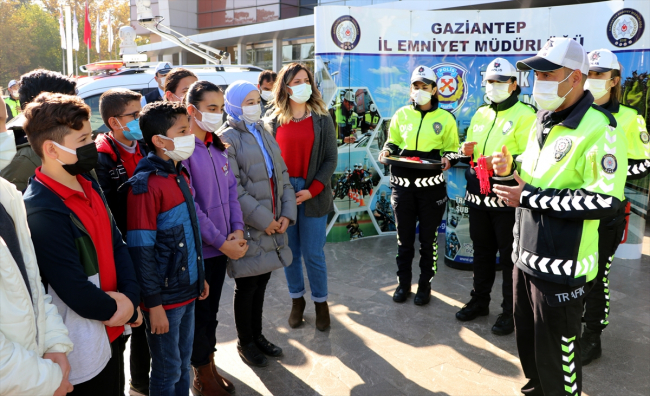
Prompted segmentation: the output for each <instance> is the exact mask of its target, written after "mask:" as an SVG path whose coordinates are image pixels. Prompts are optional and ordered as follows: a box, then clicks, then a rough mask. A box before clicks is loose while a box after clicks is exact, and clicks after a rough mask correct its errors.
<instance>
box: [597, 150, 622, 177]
mask: <svg viewBox="0 0 650 396" xmlns="http://www.w3.org/2000/svg"><path fill="white" fill-rule="evenodd" d="M600 165H601V166H602V167H603V171H604V172H605V173H607V174H610V175H611V174H612V173H614V172H616V169H617V168H618V163H617V162H616V157H615V156H614V155H612V154H605V155H603V159H602V160H601V161H600Z"/></svg>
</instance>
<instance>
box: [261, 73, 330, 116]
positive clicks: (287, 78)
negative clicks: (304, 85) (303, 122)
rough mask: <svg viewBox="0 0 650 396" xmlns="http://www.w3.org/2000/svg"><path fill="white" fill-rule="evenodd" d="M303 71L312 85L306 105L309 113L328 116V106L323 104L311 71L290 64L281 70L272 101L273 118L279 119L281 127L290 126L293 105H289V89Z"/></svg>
mask: <svg viewBox="0 0 650 396" xmlns="http://www.w3.org/2000/svg"><path fill="white" fill-rule="evenodd" d="M301 70H304V71H305V72H307V77H309V83H310V84H311V97H310V98H309V100H308V101H307V103H306V104H307V111H310V112H314V113H316V114H318V115H326V114H328V113H327V106H326V105H325V102H323V98H322V96H321V94H320V91H319V90H318V87H316V81H314V76H313V75H312V74H311V71H309V69H307V68H306V67H305V66H304V65H302V64H300V63H290V64H288V65H286V66H284V67H283V68H282V70H280V73H278V79H277V81H276V82H275V85H274V86H273V99H271V102H272V106H274V110H273V113H272V114H271V116H272V117H277V118H278V122H279V125H284V124H288V123H289V122H290V121H291V118H292V117H293V116H292V114H291V105H290V104H289V100H290V99H289V91H288V88H289V83H290V82H291V80H293V78H294V77H295V76H296V74H298V72H300V71H301Z"/></svg>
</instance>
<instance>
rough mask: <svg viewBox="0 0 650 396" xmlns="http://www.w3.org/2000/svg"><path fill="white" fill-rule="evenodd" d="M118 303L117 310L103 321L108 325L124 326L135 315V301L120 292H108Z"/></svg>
mask: <svg viewBox="0 0 650 396" xmlns="http://www.w3.org/2000/svg"><path fill="white" fill-rule="evenodd" d="M106 294H108V295H109V296H111V298H113V300H115V303H116V304H117V310H116V311H115V313H114V314H113V317H111V318H110V319H109V320H105V321H103V322H102V323H103V324H105V325H106V326H108V327H117V326H123V325H125V324H126V322H128V320H129V319H131V317H132V316H133V309H134V308H133V303H132V302H131V300H129V298H128V297H127V296H125V295H124V294H122V293H118V292H111V291H109V292H106Z"/></svg>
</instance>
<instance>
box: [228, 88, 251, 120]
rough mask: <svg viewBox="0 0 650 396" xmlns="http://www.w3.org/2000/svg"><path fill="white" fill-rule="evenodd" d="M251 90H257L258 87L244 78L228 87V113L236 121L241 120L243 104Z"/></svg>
mask: <svg viewBox="0 0 650 396" xmlns="http://www.w3.org/2000/svg"><path fill="white" fill-rule="evenodd" d="M251 91H257V87H256V86H255V85H254V84H252V83H250V82H248V81H244V80H237V81H235V82H233V83H232V84H230V85H229V86H228V88H227V89H226V94H225V97H226V113H228V115H229V116H231V117H232V118H234V119H235V121H241V116H242V114H243V113H242V105H241V104H242V102H243V101H244V99H245V98H246V95H248V94H249V93H250V92H251Z"/></svg>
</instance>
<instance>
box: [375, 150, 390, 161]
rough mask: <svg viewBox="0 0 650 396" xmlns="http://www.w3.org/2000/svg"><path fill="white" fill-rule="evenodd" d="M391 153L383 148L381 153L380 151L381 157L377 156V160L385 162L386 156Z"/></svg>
mask: <svg viewBox="0 0 650 396" xmlns="http://www.w3.org/2000/svg"><path fill="white" fill-rule="evenodd" d="M389 155H390V151H388V150H381V153H379V157H377V161H379V162H381V163H382V164H385V162H384V158H386V157H388V156H389Z"/></svg>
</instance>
